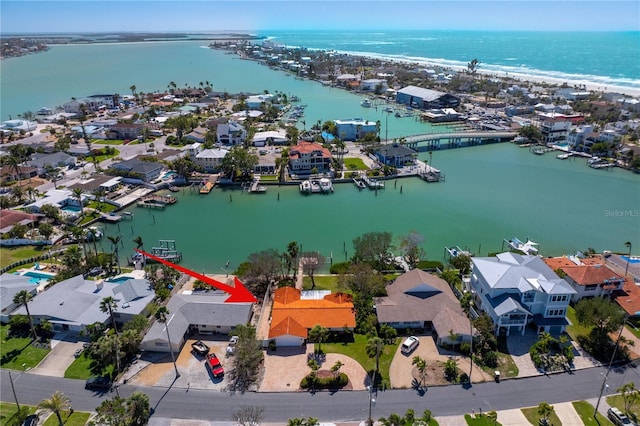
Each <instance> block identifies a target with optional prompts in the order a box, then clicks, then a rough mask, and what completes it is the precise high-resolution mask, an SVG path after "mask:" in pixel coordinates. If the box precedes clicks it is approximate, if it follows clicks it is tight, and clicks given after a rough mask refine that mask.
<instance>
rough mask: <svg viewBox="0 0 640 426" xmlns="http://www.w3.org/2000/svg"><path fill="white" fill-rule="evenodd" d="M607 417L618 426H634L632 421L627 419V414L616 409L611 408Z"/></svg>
mask: <svg viewBox="0 0 640 426" xmlns="http://www.w3.org/2000/svg"><path fill="white" fill-rule="evenodd" d="M607 417H609V420H611V421H612V422H613V424H615V425H617V426H627V425H628V426H631V425H633V423H631V420H629V417H627V416H626V414H624V413H623V412H622V411H620V410H619V409H617V408H616V407H611V408H609V410H608V411H607Z"/></svg>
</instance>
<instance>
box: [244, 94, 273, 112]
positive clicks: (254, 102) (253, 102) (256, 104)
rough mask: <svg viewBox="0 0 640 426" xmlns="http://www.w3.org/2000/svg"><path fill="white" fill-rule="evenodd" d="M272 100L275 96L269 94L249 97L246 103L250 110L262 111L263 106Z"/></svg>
mask: <svg viewBox="0 0 640 426" xmlns="http://www.w3.org/2000/svg"><path fill="white" fill-rule="evenodd" d="M272 99H273V95H272V94H269V93H267V94H262V95H254V96H248V97H247V98H246V99H245V101H244V102H245V104H246V105H247V106H248V107H249V109H260V107H261V106H262V105H264V104H265V103H267V102H270V101H271V100H272Z"/></svg>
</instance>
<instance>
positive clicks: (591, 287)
mask: <svg viewBox="0 0 640 426" xmlns="http://www.w3.org/2000/svg"><path fill="white" fill-rule="evenodd" d="M596 288H598V285H597V284H593V285H588V286H585V288H584V291H595V289H596Z"/></svg>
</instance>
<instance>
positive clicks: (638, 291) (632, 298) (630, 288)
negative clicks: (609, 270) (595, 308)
mask: <svg viewBox="0 0 640 426" xmlns="http://www.w3.org/2000/svg"><path fill="white" fill-rule="evenodd" d="M620 293H621V294H620V295H618V296H617V297H616V298H615V301H616V302H617V303H618V305H620V306H621V307H622V309H624V310H625V311H626V312H627V313H628V314H629V315H631V316H638V315H640V287H639V286H637V285H636V284H635V283H634V281H633V280H632V279H627V280H626V281H625V283H624V287H623V291H622V292H620ZM614 294H615V293H614Z"/></svg>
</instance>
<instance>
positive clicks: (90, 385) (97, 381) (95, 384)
mask: <svg viewBox="0 0 640 426" xmlns="http://www.w3.org/2000/svg"><path fill="white" fill-rule="evenodd" d="M84 388H85V389H89V390H101V391H107V390H109V389H111V380H109V378H108V377H90V378H88V379H87V381H86V383H85V384H84Z"/></svg>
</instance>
